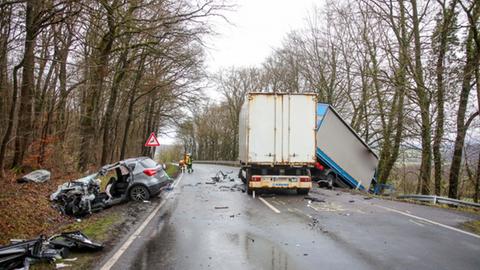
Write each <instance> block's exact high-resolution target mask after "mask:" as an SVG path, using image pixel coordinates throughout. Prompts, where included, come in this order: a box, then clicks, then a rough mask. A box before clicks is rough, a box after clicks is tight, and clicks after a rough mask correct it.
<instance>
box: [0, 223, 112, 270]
mask: <svg viewBox="0 0 480 270" xmlns="http://www.w3.org/2000/svg"><path fill="white" fill-rule="evenodd" d="M102 248H103V245H102V244H99V243H95V242H93V241H91V240H90V239H89V238H88V237H87V236H85V235H84V234H83V233H82V232H80V231H75V232H65V233H61V234H57V235H54V236H52V237H50V238H48V239H47V238H46V237H45V236H40V237H38V238H36V239H32V240H12V244H10V245H6V246H0V269H6V270H10V269H18V268H22V269H28V268H29V266H30V264H31V263H35V262H39V261H43V262H53V261H55V260H57V259H62V258H65V257H66V256H68V254H69V253H70V250H74V249H78V250H83V251H97V250H101V249H102ZM74 260H76V258H75V259H72V260H71V261H74Z"/></svg>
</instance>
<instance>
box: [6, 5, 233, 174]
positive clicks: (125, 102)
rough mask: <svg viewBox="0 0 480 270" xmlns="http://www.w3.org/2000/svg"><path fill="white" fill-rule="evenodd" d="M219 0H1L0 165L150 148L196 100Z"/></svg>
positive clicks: (83, 160) (84, 165) (106, 158)
mask: <svg viewBox="0 0 480 270" xmlns="http://www.w3.org/2000/svg"><path fill="white" fill-rule="evenodd" d="M227 8H228V7H227V6H226V5H225V4H224V3H223V2H222V1H216V0H198V1H195V0H193V1H189V0H166V1H146V0H131V1H126V0H98V1H96V0H1V1H0V127H1V128H0V142H1V143H0V174H1V177H2V178H5V177H6V175H10V174H12V173H21V172H28V171H30V170H31V169H35V168H48V169H57V170H59V171H61V172H64V173H66V172H68V171H77V170H78V171H81V172H84V171H86V170H88V169H92V168H95V167H98V166H99V165H103V164H106V163H109V162H112V161H116V160H119V159H123V158H126V157H131V156H139V155H152V154H153V153H151V151H152V150H151V149H150V148H147V147H144V146H143V145H144V142H145V138H147V137H148V135H149V134H150V132H156V133H157V134H162V132H164V130H167V129H168V127H170V126H172V125H175V123H176V122H177V121H178V119H179V118H180V117H181V116H182V115H183V114H184V112H182V110H183V109H184V108H185V107H188V106H190V105H191V104H195V103H196V102H198V100H199V98H200V96H201V94H200V93H201V92H200V90H201V87H202V81H203V80H204V78H205V75H204V64H203V63H204V58H205V57H204V51H205V44H204V41H203V39H204V37H205V36H207V35H210V34H212V33H213V32H212V28H211V26H210V25H211V24H210V22H209V20H210V18H213V17H222V15H221V14H220V13H221V11H223V10H225V9H227Z"/></svg>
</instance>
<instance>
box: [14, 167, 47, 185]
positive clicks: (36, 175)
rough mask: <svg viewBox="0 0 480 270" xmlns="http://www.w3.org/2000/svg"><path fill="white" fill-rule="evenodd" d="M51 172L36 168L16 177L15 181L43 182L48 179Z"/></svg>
mask: <svg viewBox="0 0 480 270" xmlns="http://www.w3.org/2000/svg"><path fill="white" fill-rule="evenodd" d="M50 176H51V173H50V172H49V171H47V170H36V171H33V172H30V173H28V174H26V175H24V176H22V177H21V178H19V179H17V183H28V182H34V183H43V182H46V181H48V180H50Z"/></svg>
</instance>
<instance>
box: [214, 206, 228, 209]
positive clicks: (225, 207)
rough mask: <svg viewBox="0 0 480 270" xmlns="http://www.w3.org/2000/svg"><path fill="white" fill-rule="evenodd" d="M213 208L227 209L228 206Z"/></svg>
mask: <svg viewBox="0 0 480 270" xmlns="http://www.w3.org/2000/svg"><path fill="white" fill-rule="evenodd" d="M215 209H228V206H215Z"/></svg>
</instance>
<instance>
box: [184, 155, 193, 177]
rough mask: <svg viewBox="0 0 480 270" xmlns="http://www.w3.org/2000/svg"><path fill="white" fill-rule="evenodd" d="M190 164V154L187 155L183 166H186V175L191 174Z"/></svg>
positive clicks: (191, 161)
mask: <svg viewBox="0 0 480 270" xmlns="http://www.w3.org/2000/svg"><path fill="white" fill-rule="evenodd" d="M192 163H193V160H192V155H191V154H187V156H186V157H185V164H187V172H188V173H192V172H193V168H192Z"/></svg>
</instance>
